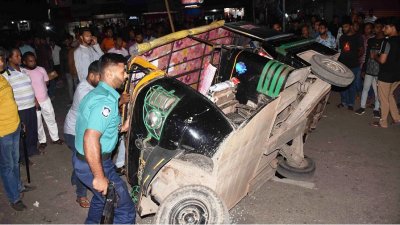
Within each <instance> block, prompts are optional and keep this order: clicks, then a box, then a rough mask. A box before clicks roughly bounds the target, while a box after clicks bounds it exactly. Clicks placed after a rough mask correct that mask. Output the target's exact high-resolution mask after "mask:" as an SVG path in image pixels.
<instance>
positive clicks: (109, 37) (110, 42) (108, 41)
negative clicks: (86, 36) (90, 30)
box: [100, 27, 114, 52]
mask: <svg viewBox="0 0 400 225" xmlns="http://www.w3.org/2000/svg"><path fill="white" fill-rule="evenodd" d="M105 35H106V37H105V38H104V39H103V41H102V42H101V45H100V48H101V49H102V50H103V52H108V50H110V49H112V48H114V38H113V31H112V29H111V27H107V28H106V32H105Z"/></svg>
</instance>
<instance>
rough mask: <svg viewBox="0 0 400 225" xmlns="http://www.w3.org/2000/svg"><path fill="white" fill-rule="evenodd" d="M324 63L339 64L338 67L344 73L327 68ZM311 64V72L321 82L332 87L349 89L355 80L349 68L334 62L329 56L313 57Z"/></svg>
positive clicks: (316, 55) (317, 55)
mask: <svg viewBox="0 0 400 225" xmlns="http://www.w3.org/2000/svg"><path fill="white" fill-rule="evenodd" d="M324 61H330V62H332V63H334V64H337V65H338V66H340V67H342V69H343V70H344V71H342V72H341V71H336V70H333V69H331V68H329V67H327V66H326V65H325V64H324V63H323V62H324ZM310 63H311V71H313V74H315V75H316V76H317V77H318V78H320V79H321V80H323V81H326V82H328V83H330V84H332V85H335V86H338V87H347V86H349V85H350V84H351V82H353V80H354V74H353V72H352V71H351V70H350V69H349V68H347V66H345V65H343V64H342V63H340V62H338V61H336V60H333V59H332V58H330V57H328V56H325V55H319V54H315V55H313V56H312V58H311V61H310Z"/></svg>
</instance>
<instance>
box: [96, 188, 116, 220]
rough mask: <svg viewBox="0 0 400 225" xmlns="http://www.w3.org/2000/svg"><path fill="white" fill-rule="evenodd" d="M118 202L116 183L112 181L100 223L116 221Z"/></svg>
mask: <svg viewBox="0 0 400 225" xmlns="http://www.w3.org/2000/svg"><path fill="white" fill-rule="evenodd" d="M117 202H118V194H117V193H116V192H115V187H114V183H113V182H111V181H110V182H109V183H108V187H107V195H106V204H105V205H104V209H103V214H102V216H101V221H100V224H113V223H114V209H115V207H117Z"/></svg>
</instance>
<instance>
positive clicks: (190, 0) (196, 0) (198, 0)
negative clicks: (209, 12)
mask: <svg viewBox="0 0 400 225" xmlns="http://www.w3.org/2000/svg"><path fill="white" fill-rule="evenodd" d="M203 2H204V0H181V3H182V4H183V5H194V4H202V3H203Z"/></svg>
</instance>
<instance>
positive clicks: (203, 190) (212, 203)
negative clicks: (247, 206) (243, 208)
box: [155, 185, 230, 224]
mask: <svg viewBox="0 0 400 225" xmlns="http://www.w3.org/2000/svg"><path fill="white" fill-rule="evenodd" d="M192 200H196V201H199V202H201V203H202V204H204V205H205V206H206V207H207V210H208V214H209V216H208V217H209V220H208V222H207V224H229V223H230V217H229V212H228V209H227V208H226V206H225V205H224V203H222V201H221V200H220V199H219V197H218V195H217V194H216V193H215V192H214V191H213V190H211V189H210V188H208V187H205V186H201V185H189V186H185V187H182V188H179V189H177V190H175V191H174V192H172V193H171V194H169V195H168V196H167V197H166V198H165V200H164V201H163V202H162V203H161V205H160V207H159V209H158V212H157V214H156V220H155V221H156V224H173V223H174V222H171V221H172V218H171V217H170V216H171V214H172V210H173V209H174V207H176V206H177V205H181V204H183V203H184V202H185V201H192Z"/></svg>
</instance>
